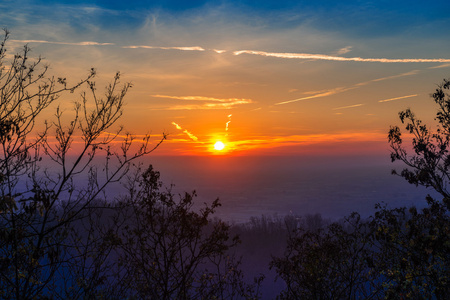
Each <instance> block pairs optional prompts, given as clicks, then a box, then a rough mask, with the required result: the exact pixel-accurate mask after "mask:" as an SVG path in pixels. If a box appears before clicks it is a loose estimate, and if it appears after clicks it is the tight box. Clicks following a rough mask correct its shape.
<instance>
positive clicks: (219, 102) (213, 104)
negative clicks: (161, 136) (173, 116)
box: [152, 95, 253, 110]
mask: <svg viewBox="0 0 450 300" xmlns="http://www.w3.org/2000/svg"><path fill="white" fill-rule="evenodd" d="M152 96H153V97H157V98H168V99H175V100H182V101H195V102H204V103H202V104H187V105H186V104H182V105H172V106H169V107H167V108H163V109H164V110H194V109H230V108H232V107H234V106H236V105H240V104H249V103H253V101H252V100H251V99H241V98H213V97H204V96H170V95H152Z"/></svg>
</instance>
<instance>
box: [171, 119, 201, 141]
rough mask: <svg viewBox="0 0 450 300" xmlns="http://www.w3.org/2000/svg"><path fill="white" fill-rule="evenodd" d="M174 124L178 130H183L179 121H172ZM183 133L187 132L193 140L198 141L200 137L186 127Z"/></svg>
mask: <svg viewBox="0 0 450 300" xmlns="http://www.w3.org/2000/svg"><path fill="white" fill-rule="evenodd" d="M172 125H174V126H175V127H176V128H177V129H178V130H183V128H182V127H181V126H180V125H178V124H177V123H175V122H172ZM183 133H185V134H186V135H187V136H188V137H189V138H190V139H191V140H193V141H194V142H197V141H198V137H196V136H195V135H194V134H192V133H191V132H189V131H188V130H187V129H185V130H184V131H183Z"/></svg>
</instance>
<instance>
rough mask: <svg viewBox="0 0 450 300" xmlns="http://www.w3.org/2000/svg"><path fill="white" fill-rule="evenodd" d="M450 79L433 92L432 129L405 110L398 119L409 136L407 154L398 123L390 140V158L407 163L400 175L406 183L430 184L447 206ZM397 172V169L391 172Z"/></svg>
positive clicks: (448, 203) (391, 130)
mask: <svg viewBox="0 0 450 300" xmlns="http://www.w3.org/2000/svg"><path fill="white" fill-rule="evenodd" d="M449 89H450V81H449V80H445V79H444V81H443V83H442V84H440V85H439V86H438V88H437V89H436V91H435V92H434V93H433V94H432V98H433V100H434V102H435V103H436V104H437V105H438V107H437V113H436V120H437V121H438V124H437V129H436V131H435V132H433V131H432V130H430V128H429V127H428V126H427V125H426V124H423V123H422V121H421V120H420V119H417V118H416V116H415V114H414V113H413V112H412V111H411V110H410V109H406V110H404V111H401V112H400V113H399V117H400V121H401V122H402V124H405V128H406V130H407V132H408V133H409V134H410V135H411V136H412V150H413V151H414V153H413V154H412V155H408V152H407V150H406V148H405V147H404V146H403V139H402V133H401V130H400V128H399V127H398V126H393V127H391V129H390V131H389V143H390V145H391V148H392V153H391V159H392V161H393V162H394V161H401V162H403V163H404V164H405V165H406V168H404V169H403V170H402V171H401V172H400V173H399V175H400V176H402V177H403V178H405V179H406V180H407V181H408V182H409V183H411V184H415V185H422V186H425V187H431V188H433V190H435V191H436V192H438V193H439V194H440V195H441V196H442V197H443V199H442V202H443V203H444V204H445V205H446V206H447V209H449V208H450V192H449V191H448V185H449V183H450V172H449V167H450V155H449V143H450V95H449V94H448V93H447V91H448V90H449ZM393 173H394V174H397V172H396V171H393Z"/></svg>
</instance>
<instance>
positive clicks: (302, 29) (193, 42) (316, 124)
mask: <svg viewBox="0 0 450 300" xmlns="http://www.w3.org/2000/svg"><path fill="white" fill-rule="evenodd" d="M3 8H4V9H3V13H0V17H2V20H3V22H7V23H8V24H4V25H5V26H7V27H8V28H9V29H10V30H11V32H12V37H11V40H10V41H9V47H10V48H9V53H14V51H18V50H19V49H20V47H21V46H22V45H23V44H25V43H28V44H29V45H30V46H31V48H32V49H33V54H35V55H39V54H42V56H43V57H45V59H46V62H48V63H49V64H50V65H51V72H52V73H53V74H56V75H57V76H62V77H65V76H66V77H68V78H69V79H72V80H74V81H75V80H78V79H79V78H82V77H83V76H84V75H85V74H87V70H89V69H90V68H91V67H96V68H97V70H98V81H99V83H98V85H97V86H99V87H100V86H102V85H105V84H106V83H107V82H108V81H110V80H112V78H113V75H114V73H115V72H116V71H118V70H120V71H121V73H122V74H123V77H122V79H123V81H129V82H132V83H133V86H134V87H133V88H132V89H131V90H130V92H129V94H128V95H127V97H126V103H127V105H126V107H125V112H124V116H123V119H122V120H121V124H123V125H124V126H125V128H126V129H127V130H128V131H130V132H131V133H134V134H136V135H138V136H139V135H143V134H146V133H150V134H151V135H152V136H153V137H154V138H153V141H154V142H156V141H158V140H159V138H161V136H162V134H163V133H165V134H168V139H167V141H165V142H164V143H163V145H162V146H161V147H160V149H159V150H158V151H157V152H155V154H157V155H217V154H219V152H218V151H214V150H213V145H214V143H215V142H216V141H218V140H221V141H223V142H224V143H225V145H226V146H225V149H224V150H222V151H221V152H220V153H221V155H244V154H245V155H259V154H270V155H285V154H290V155H291V154H294V155H295V154H298V155H302V154H305V153H322V152H323V153H327V152H329V153H343V154H345V153H360V152H364V151H371V152H379V153H384V152H387V151H388V145H387V132H388V130H389V126H390V125H393V124H398V118H397V113H398V112H399V111H400V110H402V109H405V108H407V107H411V108H412V109H413V110H415V111H417V112H418V115H419V117H422V118H424V119H425V121H430V120H432V118H433V114H434V112H435V108H434V107H433V106H432V100H430V97H429V94H430V93H432V92H433V90H434V89H435V86H436V84H438V83H440V82H441V80H442V79H443V78H446V77H448V74H449V71H450V63H449V62H450V55H449V53H448V49H450V48H449V46H450V45H449V39H446V38H443V37H442V34H441V35H439V33H440V32H441V31H439V28H441V27H442V26H441V25H442V24H441V25H439V24H438V23H436V22H435V21H433V20H432V18H422V19H420V20H422V21H421V22H423V23H420V22H419V21H414V22H415V23H411V25H410V26H409V27H408V26H406V25H405V24H407V23H405V24H403V23H401V20H403V19H398V21H396V22H398V23H395V22H394V20H395V18H394V19H392V20H390V19H389V18H390V15H391V14H394V15H395V14H397V13H398V14H400V10H392V11H389V9H387V11H386V12H385V11H382V12H380V11H378V13H380V15H379V18H380V20H377V22H374V21H373V20H372V21H371V23H370V24H369V19H370V18H369V19H367V16H366V17H363V16H359V17H360V19H358V20H361V22H363V20H365V19H367V20H368V21H367V23H361V24H358V25H361V28H358V27H357V26H356V27H355V26H354V25H352V26H353V27H352V26H350V24H347V25H345V22H344V21H342V16H344V17H345V16H346V15H347V14H348V15H349V16H350V15H352V14H353V13H354V12H352V11H351V10H350V8H346V7H343V8H342V9H340V10H339V13H340V14H342V16H341V15H338V14H337V13H336V12H335V13H336V15H333V16H329V18H331V19H333V17H334V18H336V20H341V21H340V22H341V23H339V22H337V21H336V22H335V23H333V24H338V25H334V26H331V25H330V26H326V25H327V23H323V24H322V23H318V22H316V21H315V20H316V19H317V20H319V19H320V18H321V15H320V14H321V13H322V12H321V10H319V9H318V10H317V11H315V10H314V9H312V8H311V11H308V13H309V14H310V15H308V16H309V17H308V18H307V19H305V20H303V21H298V20H300V19H301V18H302V16H304V15H302V14H301V13H300V11H299V10H298V8H289V7H288V8H286V9H285V10H283V11H282V10H274V11H267V10H261V11H258V12H253V11H252V10H245V9H240V8H239V7H238V8H236V7H234V6H232V5H230V6H221V7H215V6H207V5H205V6H201V7H197V8H196V9H189V10H186V11H183V12H182V13H181V12H180V11H178V10H175V9H173V8H171V9H173V10H170V9H168V10H164V9H162V10H159V11H158V10H152V9H150V8H148V9H147V10H144V11H142V12H141V11H139V12H138V10H133V9H132V8H130V9H129V10H122V9H119V8H105V7H102V6H100V5H92V6H89V5H82V4H80V5H75V4H74V5H72V6H68V5H62V4H61V5H55V6H54V7H52V9H48V7H47V6H46V4H45V2H42V3H41V4H39V5H38V4H36V5H31V6H30V9H29V10H27V11H24V12H23V15H20V16H21V17H19V14H14V13H15V12H14V9H13V8H12V6H11V7H7V8H8V9H9V10H8V9H6V10H5V7H3ZM46 8H47V9H46ZM296 9H297V10H296ZM346 9H348V11H347V10H346ZM380 9H381V8H380ZM383 9H384V8H383ZM33 10H34V11H35V15H40V16H41V18H31V17H30V18H27V17H26V14H27V13H30V16H31V12H32V11H33ZM5 11H6V12H5ZM119 11H120V14H119ZM420 11H421V10H420V9H417V11H416V10H415V11H414V13H413V12H411V14H419V13H420ZM302 12H303V13H304V10H303V11H302ZM288 13H289V14H288ZM358 13H361V14H363V12H358ZM355 14H357V13H355ZM13 15H16V16H17V17H16V18H13V17H12V16H13ZM288 15H289V16H290V18H291V19H292V20H297V21H295V22H294V21H292V22H289V21H288V19H287V18H285V16H288ZM64 16H65V17H64ZM268 16H270V17H268ZM294 16H296V17H295V18H294ZM352 16H354V15H352ZM411 16H412V15H411ZM356 17H357V18H358V15H356ZM119 18H120V19H119ZM283 18H285V21H283V20H284V19H283ZM305 18H306V17H305ZM383 18H385V19H383ZM381 19H383V20H381ZM68 20H69V21H68ZM114 20H116V21H117V22H119V23H120V24H121V26H115V25H114ZM126 20H128V21H126ZM327 20H328V19H327ZM386 20H387V21H389V22H390V23H389V22H384V23H383V21H386ZM408 20H409V19H408ZM411 20H413V19H411ZM414 20H415V19H414ZM283 22H285V23H283ZM329 22H331V21H329ZM342 22H343V23H342ZM349 22H350V21H349ZM411 22H413V21H411ZM330 24H331V23H330ZM383 24H387V25H383ZM389 24H390V25H389ZM363 25H364V26H365V27H364V26H363ZM388 25H389V26H391V28H388V27H387V26H388ZM384 26H386V27H384ZM394 29H395V30H394ZM78 95H79V94H78ZM71 97H72V98H71ZM73 97H77V94H76V93H75V95H69V96H67V97H63V98H61V105H62V106H63V107H65V108H66V109H67V110H70V109H71V107H72V101H73V99H74V98H73Z"/></svg>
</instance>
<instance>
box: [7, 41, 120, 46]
mask: <svg viewBox="0 0 450 300" xmlns="http://www.w3.org/2000/svg"><path fill="white" fill-rule="evenodd" d="M11 42H17V43H25V44H28V43H40V44H57V45H72V46H109V45H114V43H99V42H91V41H84V42H76V43H69V42H53V41H44V40H11Z"/></svg>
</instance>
